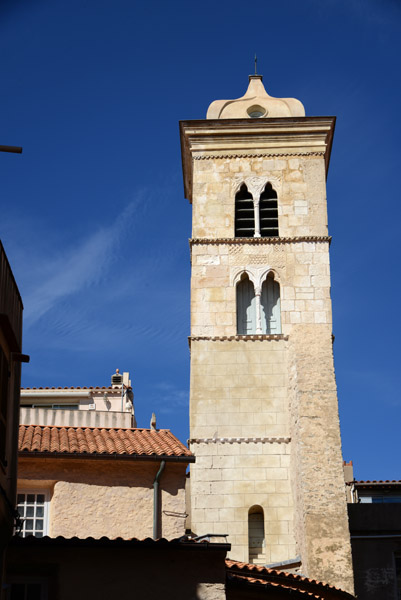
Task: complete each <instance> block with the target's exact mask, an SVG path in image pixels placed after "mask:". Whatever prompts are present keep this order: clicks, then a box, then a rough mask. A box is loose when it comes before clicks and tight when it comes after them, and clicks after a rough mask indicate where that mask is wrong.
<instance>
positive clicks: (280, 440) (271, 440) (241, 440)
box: [188, 437, 291, 445]
mask: <svg viewBox="0 0 401 600" xmlns="http://www.w3.org/2000/svg"><path fill="white" fill-rule="evenodd" d="M290 442H291V438H290V437H213V438H192V439H190V440H188V445H190V444H250V443H253V444H256V443H261V444H289V443H290Z"/></svg>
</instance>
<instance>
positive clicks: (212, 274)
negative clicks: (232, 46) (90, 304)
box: [182, 117, 353, 591]
mask: <svg viewBox="0 0 401 600" xmlns="http://www.w3.org/2000/svg"><path fill="white" fill-rule="evenodd" d="M333 128H334V123H333V119H332V118H324V117H322V118H312V117H310V118H304V119H301V118H299V119H277V120H275V119H261V120H260V121H258V120H256V119H251V120H249V121H246V120H241V119H240V120H238V121H236V120H232V121H228V122H226V123H224V122H223V120H221V121H210V122H202V121H196V122H193V123H191V122H184V123H183V124H182V134H183V140H184V144H183V147H184V157H183V158H184V160H183V163H184V184H185V189H186V193H187V197H188V198H190V199H192V202H193V230H192V237H193V239H192V242H191V251H192V254H191V260H192V279H191V434H190V436H191V449H192V450H193V451H194V453H195V455H196V459H197V460H196V463H195V465H194V466H193V467H191V479H192V481H191V498H192V521H191V525H192V529H193V530H194V531H196V533H206V530H209V531H214V532H217V533H229V542H231V543H232V554H231V555H232V556H233V557H234V558H237V559H239V560H248V535H247V534H248V532H247V516H248V511H249V509H250V508H251V506H252V505H253V504H258V505H260V506H261V507H262V508H263V510H264V514H265V538H266V556H265V557H264V558H265V562H266V563H269V562H271V563H272V562H278V561H283V560H286V559H294V558H295V556H296V555H300V557H301V561H302V566H301V570H302V572H303V573H304V574H305V575H307V576H308V577H311V578H316V579H320V580H326V581H328V582H329V583H332V584H334V585H337V586H339V587H343V588H345V589H347V590H348V591H352V587H353V586H352V565H351V553H350V539H349V531H348V523H347V514H346V503H345V490H344V481H343V476H342V456H341V440H340V429H339V419H338V408H337V395H336V384H335V377H334V366H333V356H332V315H331V300H330V265H329V241H330V240H329V237H328V229H327V207H326V167H327V165H328V159H329V154H330V147H331V140H332V134H333ZM267 181H269V182H270V183H271V185H272V187H273V188H274V190H275V191H276V192H277V198H278V220H279V238H235V237H234V235H235V231H234V225H235V194H236V192H237V191H238V189H239V188H240V186H241V184H242V183H243V182H244V183H246V185H247V186H248V190H250V191H252V189H253V190H256V192H257V193H256V198H255V193H254V192H252V194H253V199H254V201H256V200H258V198H259V192H258V190H262V189H263V186H264V185H265V183H266V182H267ZM244 272H245V273H247V275H248V277H249V279H250V280H251V281H252V282H253V284H254V288H255V293H256V296H257V295H258V293H260V292H258V291H257V290H260V288H261V284H262V282H263V280H264V278H266V276H267V274H268V273H273V274H274V279H275V280H276V281H277V282H278V283H279V286H280V299H281V332H282V333H281V334H278V335H274V336H273V335H271V336H269V335H264V336H258V335H256V334H253V335H249V336H243V335H241V336H238V335H237V323H236V284H237V282H238V281H239V279H240V277H241V275H242V274H243V273H244ZM257 305H258V304H257V302H256V306H257ZM256 318H257V317H256ZM259 331H261V329H260V328H259ZM211 528H214V529H211Z"/></svg>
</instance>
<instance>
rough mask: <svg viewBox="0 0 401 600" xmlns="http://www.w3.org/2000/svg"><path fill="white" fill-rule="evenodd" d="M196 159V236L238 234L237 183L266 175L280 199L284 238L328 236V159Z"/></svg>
mask: <svg viewBox="0 0 401 600" xmlns="http://www.w3.org/2000/svg"><path fill="white" fill-rule="evenodd" d="M197 159H198V160H194V162H193V178H194V179H193V195H194V199H196V200H195V201H194V202H193V221H192V223H193V229H192V237H194V238H198V237H200V238H227V237H228V238H229V237H233V236H234V200H235V193H236V191H237V189H238V185H239V184H240V183H241V182H243V181H244V179H245V178H247V177H250V176H266V177H268V179H269V181H270V182H271V183H272V186H273V188H274V189H275V190H276V192H277V195H278V197H279V227H280V236H281V237H290V236H292V237H294V236H310V235H317V236H324V235H327V212H326V202H325V199H326V185H325V183H326V178H325V167H324V160H323V157H319V156H302V157H281V156H280V157H278V158H265V157H257V156H253V157H252V156H243V157H236V158H231V157H227V156H225V157H218V156H217V157H207V156H206V157H205V156H204V155H203V156H202V155H201V156H199V157H197Z"/></svg>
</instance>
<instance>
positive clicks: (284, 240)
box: [188, 235, 331, 247]
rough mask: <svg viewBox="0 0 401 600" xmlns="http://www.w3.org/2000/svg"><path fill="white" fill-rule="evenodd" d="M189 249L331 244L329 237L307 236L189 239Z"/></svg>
mask: <svg viewBox="0 0 401 600" xmlns="http://www.w3.org/2000/svg"><path fill="white" fill-rule="evenodd" d="M188 241H189V245H190V247H191V246H193V245H194V244H298V243H299V242H326V243H329V244H330V243H331V235H322V236H318V235H307V236H298V237H269V238H267V237H259V238H234V237H233V238H190V239H189V240H188Z"/></svg>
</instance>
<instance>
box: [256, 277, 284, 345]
mask: <svg viewBox="0 0 401 600" xmlns="http://www.w3.org/2000/svg"><path fill="white" fill-rule="evenodd" d="M260 309H261V310H260V312H261V321H262V333H281V309H280V286H279V284H278V282H277V281H274V277H273V274H272V273H269V275H268V276H267V277H266V279H265V281H264V282H263V284H262V294H261V297H260Z"/></svg>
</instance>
